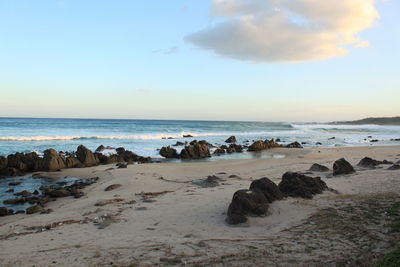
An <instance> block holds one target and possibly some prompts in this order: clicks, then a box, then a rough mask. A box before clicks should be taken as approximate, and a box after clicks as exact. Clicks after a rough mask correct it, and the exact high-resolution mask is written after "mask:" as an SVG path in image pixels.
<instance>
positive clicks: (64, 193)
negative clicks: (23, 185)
mask: <svg viewBox="0 0 400 267" xmlns="http://www.w3.org/2000/svg"><path fill="white" fill-rule="evenodd" d="M45 195H47V196H49V197H54V198H59V197H69V196H71V192H70V191H69V190H67V189H65V188H62V189H54V190H49V191H46V192H45Z"/></svg>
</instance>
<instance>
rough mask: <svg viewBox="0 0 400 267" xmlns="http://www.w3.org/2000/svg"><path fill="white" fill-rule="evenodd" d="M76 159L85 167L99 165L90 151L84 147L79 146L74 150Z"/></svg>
mask: <svg viewBox="0 0 400 267" xmlns="http://www.w3.org/2000/svg"><path fill="white" fill-rule="evenodd" d="M76 157H77V158H78V160H79V161H80V162H82V164H83V165H84V166H85V167H91V166H96V165H99V163H100V161H99V159H98V158H97V157H95V155H94V154H93V152H92V151H90V150H89V149H87V148H86V147H85V146H83V145H80V146H78V148H77V150H76Z"/></svg>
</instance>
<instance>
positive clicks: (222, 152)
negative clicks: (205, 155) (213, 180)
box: [214, 147, 225, 155]
mask: <svg viewBox="0 0 400 267" xmlns="http://www.w3.org/2000/svg"><path fill="white" fill-rule="evenodd" d="M220 154H225V149H223V148H221V147H217V149H215V150H214V155H220Z"/></svg>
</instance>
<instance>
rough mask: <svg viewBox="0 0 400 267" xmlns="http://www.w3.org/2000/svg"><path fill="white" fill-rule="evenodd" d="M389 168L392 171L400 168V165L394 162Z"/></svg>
mask: <svg viewBox="0 0 400 267" xmlns="http://www.w3.org/2000/svg"><path fill="white" fill-rule="evenodd" d="M388 170H391V171H395V170H400V165H398V164H394V165H392V166H390V167H389V168H388Z"/></svg>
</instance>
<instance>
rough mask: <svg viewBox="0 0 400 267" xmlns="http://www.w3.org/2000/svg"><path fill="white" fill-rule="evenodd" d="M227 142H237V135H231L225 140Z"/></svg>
mask: <svg viewBox="0 0 400 267" xmlns="http://www.w3.org/2000/svg"><path fill="white" fill-rule="evenodd" d="M225 143H236V137H235V136H231V137H229V138H228V139H226V140H225Z"/></svg>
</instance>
